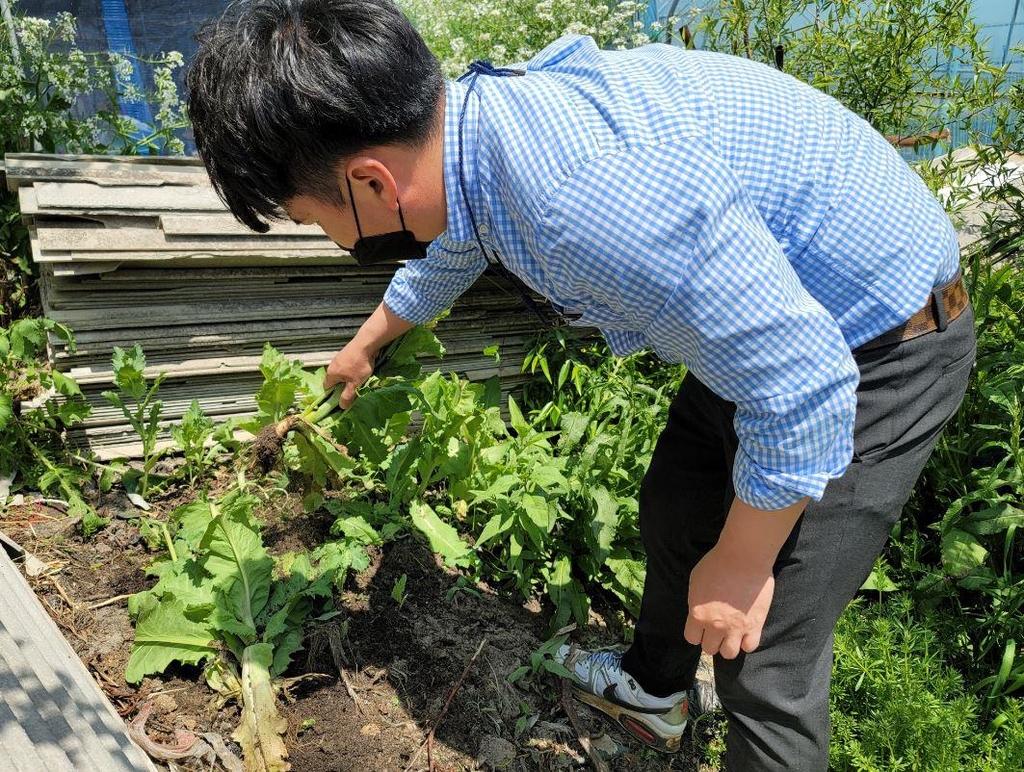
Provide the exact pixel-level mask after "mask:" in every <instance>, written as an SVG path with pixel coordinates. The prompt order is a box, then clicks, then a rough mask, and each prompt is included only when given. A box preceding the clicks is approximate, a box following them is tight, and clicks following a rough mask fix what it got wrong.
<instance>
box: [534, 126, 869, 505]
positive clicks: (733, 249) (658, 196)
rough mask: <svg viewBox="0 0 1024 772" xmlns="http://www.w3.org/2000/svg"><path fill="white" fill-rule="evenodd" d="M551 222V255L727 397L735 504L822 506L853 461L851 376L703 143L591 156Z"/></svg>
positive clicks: (815, 311) (834, 340) (837, 343)
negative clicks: (806, 500)
mask: <svg viewBox="0 0 1024 772" xmlns="http://www.w3.org/2000/svg"><path fill="white" fill-rule="evenodd" d="M627 182H628V183H629V184H628V185H627V184H626V183H627ZM588 190H590V191H595V190H599V191H600V193H588V192H587V191H588ZM616 191H626V192H625V193H618V192H616ZM595 195H598V196H600V197H601V199H602V200H600V201H595V200H594V196H595ZM547 227H548V230H549V233H550V234H551V247H552V249H554V250H556V251H558V255H557V257H558V260H559V261H570V262H571V261H577V262H578V263H579V266H577V267H576V268H572V269H570V270H573V271H575V272H576V273H582V274H588V273H589V274H593V278H592V282H593V283H594V284H595V285H597V286H601V287H602V288H603V290H602V292H601V299H602V301H603V302H604V303H606V304H609V305H612V306H617V307H621V308H623V309H624V311H623V319H625V320H626V322H632V323H633V324H637V325H640V326H639V329H640V331H641V332H642V334H643V336H644V338H645V340H646V341H647V343H648V344H649V345H650V346H652V347H653V348H654V349H655V351H656V352H657V353H658V354H659V356H661V357H662V358H663V359H666V360H668V361H681V362H684V363H686V365H687V366H688V367H689V368H690V370H691V371H692V372H693V374H694V375H695V376H696V377H697V378H699V379H700V380H701V381H702V382H703V383H704V384H705V385H707V386H708V387H709V388H710V389H711V390H712V391H714V392H715V393H717V394H718V395H719V396H721V397H723V398H724V399H726V400H729V401H731V402H733V403H735V405H736V414H735V429H736V434H737V437H738V439H739V448H738V450H737V453H736V458H735V462H734V466H733V482H734V486H735V490H736V495H737V496H738V497H739V498H740V499H741V500H743V501H744V502H746V503H748V504H750V505H752V506H754V507H758V508H760V509H766V510H775V509H781V508H783V507H786V506H789V505H791V504H794V503H796V502H797V501H799V500H800V499H801V498H803V497H805V496H807V497H810V498H812V499H820V498H821V496H822V494H823V492H824V490H825V486H826V484H827V483H828V481H829V480H830V479H831V478H833V477H837V476H839V475H841V474H842V473H843V471H844V470H845V469H846V467H847V465H848V464H849V462H850V459H851V456H852V453H853V425H854V413H855V408H856V394H855V392H856V388H857V383H858V378H859V374H858V371H857V368H856V365H855V363H854V361H853V357H852V354H851V352H850V349H849V346H848V345H847V344H846V341H845V340H844V338H843V335H842V332H841V330H840V329H839V326H838V324H837V323H836V321H835V320H834V319H833V318H832V317H831V316H830V315H829V314H828V312H827V311H826V310H825V309H824V308H823V307H822V306H821V305H820V304H819V303H818V302H817V301H815V300H814V298H812V297H811V296H810V294H809V293H808V292H807V291H806V290H805V289H804V287H803V286H802V285H801V283H800V280H799V278H798V277H797V275H796V273H795V271H794V270H793V267H792V265H791V264H790V262H789V260H788V259H787V258H786V256H785V255H784V254H783V251H782V248H781V246H780V244H779V243H778V242H777V241H776V239H775V238H774V237H773V236H772V234H771V232H770V231H769V229H768V227H767V225H766V223H765V222H764V220H763V218H762V217H761V215H760V213H759V212H758V209H757V207H756V205H755V203H754V201H753V200H752V198H751V196H750V195H749V194H748V192H747V191H746V190H745V189H744V187H743V185H742V184H741V181H740V180H739V179H738V178H737V176H736V175H735V173H734V172H733V171H732V170H731V169H730V168H729V167H728V165H727V164H726V163H725V162H724V161H723V160H722V159H721V158H719V157H718V156H717V155H716V154H715V153H714V151H713V150H712V149H711V148H710V147H709V146H708V145H707V144H706V143H704V142H703V141H702V140H700V139H687V140H681V141H680V140H677V141H675V142H672V143H670V144H666V145H658V146H654V147H647V148H633V149H629V150H625V151H620V152H618V153H615V154H611V155H609V156H606V157H603V158H601V159H598V160H596V161H593V162H591V163H590V164H588V166H587V167H586V168H585V169H582V170H580V171H578V172H577V173H576V174H575V175H573V177H572V178H570V179H569V180H568V181H567V182H566V183H565V184H564V185H563V187H562V190H561V191H560V192H559V194H558V196H557V198H556V199H555V200H554V201H553V202H552V205H551V207H550V216H549V218H548V222H547ZM583 233H589V234H590V235H580V234H583ZM593 234H599V235H593ZM573 252H575V254H571V253H573Z"/></svg>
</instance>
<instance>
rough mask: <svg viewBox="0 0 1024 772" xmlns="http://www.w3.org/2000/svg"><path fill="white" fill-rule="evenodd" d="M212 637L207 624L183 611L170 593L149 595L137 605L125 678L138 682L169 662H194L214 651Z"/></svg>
mask: <svg viewBox="0 0 1024 772" xmlns="http://www.w3.org/2000/svg"><path fill="white" fill-rule="evenodd" d="M215 637H216V636H215V635H214V633H213V631H212V630H211V629H210V628H209V626H207V625H206V624H204V623H202V622H196V621H194V620H192V619H189V618H188V617H187V616H186V615H185V606H184V605H183V604H182V603H181V601H179V600H177V599H176V598H174V597H173V596H170V595H167V596H164V598H163V599H161V600H159V601H158V600H156V599H155V598H152V597H151V598H149V599H148V601H147V602H145V603H143V604H142V605H141V608H140V609H139V619H138V622H137V623H136V625H135V643H134V644H132V653H131V657H129V659H128V667H127V670H126V671H125V676H124V677H125V680H126V681H128V682H129V683H138V682H139V681H141V680H142V678H143V677H144V676H146V675H150V674H151V673H162V672H163V671H164V670H166V669H167V666H168V665H170V664H171V663H172V662H181V663H182V664H185V665H198V664H199V663H201V662H202V661H203V660H204V659H206V658H207V657H212V656H214V655H216V653H217V649H216V648H215V645H214V638H215Z"/></svg>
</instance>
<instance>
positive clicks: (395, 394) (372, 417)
mask: <svg viewBox="0 0 1024 772" xmlns="http://www.w3.org/2000/svg"><path fill="white" fill-rule="evenodd" d="M417 394H418V392H417V391H416V389H414V388H413V387H412V386H408V385H406V384H404V383H395V384H390V385H387V386H380V387H377V388H373V389H369V390H367V391H366V392H365V393H363V394H361V395H360V396H359V397H358V399H356V401H355V402H353V403H352V406H351V407H350V408H349V409H348V410H346V411H345V412H344V413H343V414H342V418H341V420H340V422H339V431H341V432H343V433H344V436H345V443H346V444H347V445H348V446H349V448H351V449H354V450H357V451H359V452H360V453H361V454H362V455H364V456H365V457H366V458H367V460H368V461H370V462H371V463H373V464H380V463H381V462H382V461H384V459H385V458H387V455H388V452H389V450H390V447H389V443H388V442H387V441H386V440H385V439H383V438H382V436H381V432H380V430H381V429H383V428H384V427H385V425H386V424H387V423H388V421H389V419H390V418H391V417H392V416H395V415H396V414H400V413H409V412H411V411H412V400H413V399H414V398H415V397H416V396H417ZM375 430H376V431H375Z"/></svg>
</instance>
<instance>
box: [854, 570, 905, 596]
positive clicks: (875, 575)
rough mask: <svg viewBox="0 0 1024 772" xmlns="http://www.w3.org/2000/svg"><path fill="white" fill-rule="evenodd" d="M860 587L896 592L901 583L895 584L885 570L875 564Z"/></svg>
mask: <svg viewBox="0 0 1024 772" xmlns="http://www.w3.org/2000/svg"><path fill="white" fill-rule="evenodd" d="M860 588H861V589H862V590H875V591H876V592H895V591H896V590H898V589H899V585H898V584H895V583H894V582H893V581H892V579H890V578H889V577H888V575H887V574H886V573H885V571H883V570H880V569H879V567H878V566H875V567H874V568H873V569H872V570H871V573H870V574H868V578H867V579H865V580H864V584H862V585H861V586H860Z"/></svg>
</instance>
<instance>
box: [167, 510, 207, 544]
mask: <svg viewBox="0 0 1024 772" xmlns="http://www.w3.org/2000/svg"><path fill="white" fill-rule="evenodd" d="M212 519H213V511H212V510H211V509H210V502H209V501H206V500H205V499H200V500H199V501H192V502H190V503H188V504H183V505H182V506H180V507H178V508H177V509H175V510H174V511H173V512H171V514H170V515H169V517H168V520H169V521H170V522H172V523H175V524H177V531H176V533H175V537H176V538H178V539H181V540H183V541H184V542H185V543H186V544H188V545H189V550H190V551H195V549H196V548H197V547H198V546H199V541H200V540H201V539H202V538H203V534H205V533H206V529H207V528H209V526H210V521H211V520H212Z"/></svg>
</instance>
